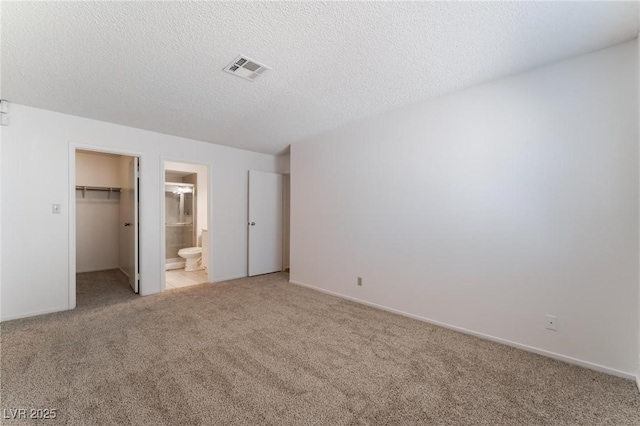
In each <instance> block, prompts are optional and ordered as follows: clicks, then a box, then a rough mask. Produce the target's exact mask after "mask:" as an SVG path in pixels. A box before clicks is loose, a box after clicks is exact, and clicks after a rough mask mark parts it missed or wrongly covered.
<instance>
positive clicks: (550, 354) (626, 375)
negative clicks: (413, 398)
mask: <svg viewBox="0 0 640 426" xmlns="http://www.w3.org/2000/svg"><path fill="white" fill-rule="evenodd" d="M289 282H290V283H291V284H295V285H299V286H302V287H306V288H310V289H312V290H316V291H320V292H322V293H326V294H330V295H332V296H337V297H340V298H342V299H346V300H350V301H352V302H356V303H360V304H363V305H367V306H371V307H373V308H377V309H382V310H383V311H387V312H392V313H394V314H398V315H402V316H405V317H409V318H413V319H416V320H418V321H422V322H426V323H428V324H433V325H437V326H440V327H444V328H448V329H450V330H454V331H459V332H461V333H464V334H469V335H471V336H475V337H479V338H481V339H485V340H490V341H492V342H496V343H501V344H503V345H507V346H511V347H514V348H518V349H522V350H525V351H527V352H533V353H535V354H538V355H543V356H546V357H549V358H553V359H556V360H558V361H564V362H566V363H569V364H574V365H579V366H581V367H585V368H588V369H591V370H595V371H599V372H601V373H606V374H611V375H613V376H618V377H622V378H625V379H631V380H636V383H639V382H638V380H639V377H638V375H634V374H633V373H628V372H626V371H621V370H617V369H615V368H610V367H605V366H604V365H600V364H595V363H592V362H589V361H584V360H581V359H577V358H573V357H570V356H566V355H561V354H558V353H555V352H550V351H547V350H545V349H540V348H536V347H535V346H529V345H524V344H521V343H517V342H512V341H511V340H506V339H502V338H500V337H495V336H491V335H488V334H484V333H480V332H477V331H473V330H469V329H467V328H463V327H458V326H455V325H451V324H447V323H444V322H441V321H436V320H433V319H430V318H425V317H421V316H419V315H414V314H410V313H408V312H404V311H400V310H398V309H393V308H389V307H387V306H382V305H378V304H376V303H372V302H367V301H366V300H362V299H358V298H355V297H351V296H346V295H344V294H341V293H337V292H334V291H331V290H325V289H323V288H320V287H316V286H313V285H309V284H305V283H302V282H299V281H294V280H289ZM638 386H639V388H640V383H639V385H638Z"/></svg>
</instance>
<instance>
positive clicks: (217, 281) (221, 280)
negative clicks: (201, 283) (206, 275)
mask: <svg viewBox="0 0 640 426" xmlns="http://www.w3.org/2000/svg"><path fill="white" fill-rule="evenodd" d="M240 278H247V275H235V276H231V277H226V278H214V279H213V281H211V283H213V284H215V283H221V282H223V281H231V280H238V279H240Z"/></svg>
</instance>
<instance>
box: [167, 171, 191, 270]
mask: <svg viewBox="0 0 640 426" xmlns="http://www.w3.org/2000/svg"><path fill="white" fill-rule="evenodd" d="M164 200H165V203H164V205H165V231H166V232H165V233H166V247H165V248H166V260H165V266H166V269H180V268H184V263H185V260H184V259H183V258H181V257H180V256H178V250H180V249H182V248H186V247H195V246H196V244H195V241H196V227H195V223H194V217H195V215H194V210H195V187H194V185H193V184H190V183H177V182H175V183H174V182H166V183H165V186H164Z"/></svg>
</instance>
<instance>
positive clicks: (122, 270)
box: [118, 267, 129, 278]
mask: <svg viewBox="0 0 640 426" xmlns="http://www.w3.org/2000/svg"><path fill="white" fill-rule="evenodd" d="M118 270H119V271H120V272H122V273H123V274H125V275H126V276H127V278H129V274H127V273H126V272H125V271H124V269H122V268H120V267H119V268H118Z"/></svg>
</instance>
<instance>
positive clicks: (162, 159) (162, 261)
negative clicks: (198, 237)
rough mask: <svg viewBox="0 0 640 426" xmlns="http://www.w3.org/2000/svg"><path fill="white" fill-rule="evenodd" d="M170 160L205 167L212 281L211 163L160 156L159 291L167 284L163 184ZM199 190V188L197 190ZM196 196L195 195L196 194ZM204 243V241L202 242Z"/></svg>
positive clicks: (209, 273) (210, 279) (211, 280)
mask: <svg viewBox="0 0 640 426" xmlns="http://www.w3.org/2000/svg"><path fill="white" fill-rule="evenodd" d="M167 161H171V162H173V163H184V164H193V165H196V166H205V167H206V168H207V228H206V229H207V235H208V237H209V241H207V244H208V245H209V262H208V265H209V268H208V269H207V280H208V282H209V283H212V282H213V258H214V256H213V232H214V230H213V229H212V228H213V174H212V173H211V164H209V163H202V162H198V161H193V160H185V159H184V158H180V157H171V156H163V155H161V156H160V182H159V187H160V292H161V293H162V292H163V291H165V289H166V286H167V276H166V272H167V270H166V269H165V261H166V257H167V248H166V244H167V242H166V239H167V235H166V226H165V221H166V218H165V200H164V184H165V179H164V176H165V170H166V169H165V163H166V162H167ZM197 191H198V192H200V190H199V189H198V190H197ZM196 196H197V195H196ZM203 244H204V243H203Z"/></svg>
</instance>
